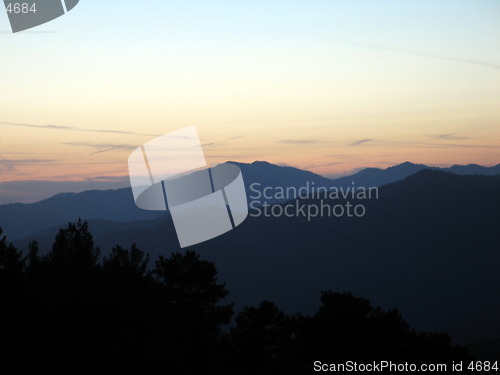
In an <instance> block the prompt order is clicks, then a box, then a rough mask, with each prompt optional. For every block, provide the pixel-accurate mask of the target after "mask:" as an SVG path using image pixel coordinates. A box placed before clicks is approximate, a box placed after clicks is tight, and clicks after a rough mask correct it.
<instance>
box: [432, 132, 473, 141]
mask: <svg viewBox="0 0 500 375" xmlns="http://www.w3.org/2000/svg"><path fill="white" fill-rule="evenodd" d="M456 134H457V133H447V134H429V135H428V137H431V138H437V139H449V140H454V141H459V140H463V139H469V138H468V137H460V136H458V135H456Z"/></svg>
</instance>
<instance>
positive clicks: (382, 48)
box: [328, 38, 500, 70]
mask: <svg viewBox="0 0 500 375" xmlns="http://www.w3.org/2000/svg"><path fill="white" fill-rule="evenodd" d="M328 40H330V41H332V42H334V43H337V44H342V45H346V46H353V47H361V48H369V49H376V50H380V51H389V52H397V53H404V54H407V55H414V56H420V57H426V58H431V59H438V60H445V61H453V62H459V63H463V64H474V65H480V66H484V67H487V68H492V69H496V70H498V69H500V65H497V64H492V63H489V62H487V61H479V60H470V59H465V58H460V57H449V56H442V55H436V54H432V53H425V52H420V51H413V50H407V49H404V48H399V47H387V46H378V45H374V44H365V43H357V42H347V41H342V40H337V39H330V38H329V39H328Z"/></svg>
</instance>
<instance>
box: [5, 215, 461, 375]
mask: <svg viewBox="0 0 500 375" xmlns="http://www.w3.org/2000/svg"><path fill="white" fill-rule="evenodd" d="M0 234H1V231H0ZM148 262H149V257H148V255H146V254H145V253H144V252H143V251H141V250H140V249H138V248H137V247H136V246H135V245H132V246H131V248H130V249H124V248H122V247H119V246H117V247H115V248H114V249H113V250H112V252H111V253H110V254H109V255H108V256H105V257H100V253H99V249H98V248H97V247H96V246H95V245H94V241H93V237H92V235H91V233H90V232H89V228H88V224H87V223H86V222H81V221H78V222H77V223H71V224H69V225H68V226H67V227H66V228H64V229H61V230H59V232H58V234H57V236H56V238H55V241H54V243H53V246H52V250H51V251H50V252H49V253H47V254H45V255H43V256H41V255H39V254H38V248H37V243H36V242H32V243H31V244H30V251H29V254H28V255H26V256H23V254H22V253H21V252H20V251H18V250H17V249H16V248H15V247H14V246H13V245H11V244H8V243H7V241H6V238H5V237H3V238H2V239H1V240H0V305H1V306H2V308H1V309H0V337H1V338H2V341H3V343H4V345H3V346H4V350H3V351H2V354H1V361H2V368H3V369H14V371H11V372H9V373H41V372H43V370H44V369H47V370H49V371H50V372H51V373H71V374H80V373H81V374H98V373H118V374H160V373H161V374H225V373H233V374H308V373H314V370H313V363H314V361H322V362H324V363H334V362H337V363H339V362H343V361H358V362H365V363H366V362H369V361H373V360H387V361H389V360H390V361H394V362H405V361H409V362H412V363H417V364H418V363H438V362H441V363H452V361H460V360H464V361H466V360H469V359H470V357H469V356H468V354H467V353H466V352H465V349H464V348H462V347H458V346H453V345H452V344H451V338H450V337H449V336H448V335H447V334H444V333H426V332H416V331H415V330H413V329H411V328H410V327H409V325H408V324H407V323H406V322H405V321H404V319H403V318H402V317H401V315H400V314H399V313H398V311H397V310H396V309H393V310H389V311H382V310H381V309H380V308H377V307H373V306H372V305H371V304H370V302H369V301H368V300H366V299H364V298H358V297H355V296H353V295H352V294H351V293H348V292H345V293H338V292H333V291H325V292H322V293H321V305H320V307H319V308H318V310H317V311H316V312H315V313H314V314H312V315H311V316H303V315H298V314H297V315H286V314H285V313H283V312H282V311H280V309H279V308H278V307H277V306H276V305H275V304H274V303H273V302H270V301H263V302H262V303H260V304H259V305H258V306H257V307H246V308H244V309H243V310H242V311H240V312H239V313H238V314H237V315H236V316H234V319H233V320H232V317H233V304H232V303H228V302H227V301H228V299H227V298H226V297H227V296H228V294H229V291H228V289H226V285H224V284H221V283H218V281H217V270H216V268H215V265H214V263H212V262H209V261H205V260H202V259H200V258H199V256H198V255H197V254H196V253H194V252H192V251H187V252H185V253H184V254H180V253H173V254H171V255H170V256H169V257H168V258H165V257H162V256H160V257H159V258H158V260H157V261H156V264H155V266H154V267H148ZM228 287H229V288H230V287H231V285H229V286H228ZM318 294H319V291H318ZM229 299H230V298H229ZM231 322H232V323H231ZM230 323H231V324H230ZM228 324H230V327H229V328H228Z"/></svg>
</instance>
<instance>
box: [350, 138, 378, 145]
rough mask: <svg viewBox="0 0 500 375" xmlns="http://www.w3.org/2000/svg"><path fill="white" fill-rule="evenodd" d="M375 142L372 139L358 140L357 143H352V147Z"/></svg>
mask: <svg viewBox="0 0 500 375" xmlns="http://www.w3.org/2000/svg"><path fill="white" fill-rule="evenodd" d="M373 141H374V140H373V139H371V138H364V139H358V140H357V141H354V142H352V143H351V144H350V145H351V146H359V145H362V144H363V143H367V142H373Z"/></svg>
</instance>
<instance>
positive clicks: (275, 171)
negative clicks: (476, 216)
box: [0, 161, 500, 240]
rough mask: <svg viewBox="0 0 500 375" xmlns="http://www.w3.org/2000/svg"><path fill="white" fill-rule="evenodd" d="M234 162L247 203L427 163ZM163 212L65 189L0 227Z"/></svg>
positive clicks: (126, 199) (380, 180)
mask: <svg viewBox="0 0 500 375" xmlns="http://www.w3.org/2000/svg"><path fill="white" fill-rule="evenodd" d="M231 163H234V164H236V165H238V166H239V167H240V169H241V171H242V175H243V178H244V181H245V185H246V190H247V195H248V198H249V203H250V202H251V201H252V200H258V201H259V202H260V203H259V202H256V203H259V204H261V203H264V201H265V203H268V204H273V203H278V202H285V201H287V200H289V199H293V198H296V197H297V194H296V192H299V193H300V191H299V189H300V188H302V189H305V191H306V193H307V191H309V192H310V191H311V189H312V186H314V187H332V186H337V187H343V188H347V187H350V186H353V184H352V183H353V182H354V186H366V187H369V186H374V187H376V186H382V185H385V184H388V183H391V182H395V181H399V180H402V179H403V178H406V177H408V176H410V175H412V174H414V173H416V172H418V171H420V170H422V169H426V168H428V167H426V166H425V165H420V164H412V163H409V162H405V163H403V164H400V165H396V166H393V167H390V168H387V169H377V168H367V169H364V170H362V171H360V172H358V173H356V174H354V175H353V176H349V177H343V178H340V179H336V180H331V179H328V178H326V177H323V176H320V175H318V174H315V173H312V172H309V171H303V170H300V169H297V168H293V167H284V166H278V165H274V164H271V163H268V162H263V161H256V162H253V163H251V164H246V163H237V162H231ZM450 170H453V171H456V172H458V173H460V174H484V175H486V174H498V173H500V164H499V165H497V166H495V167H491V168H486V167H480V166H477V165H469V166H453V167H451V168H450ZM266 188H268V189H269V190H271V191H273V190H276V189H288V191H289V192H290V194H287V195H286V196H281V197H280V196H279V195H278V194H275V195H274V196H272V197H271V198H269V199H267V198H266V199H264V200H263V199H256V197H258V196H259V195H262V193H263V191H264V189H266ZM164 214H165V212H161V211H144V210H141V209H139V208H137V207H136V206H135V204H134V200H133V198H132V193H131V190H130V188H122V189H117V190H91V191H85V192H82V193H64V194H58V195H55V196H53V197H51V198H49V199H45V200H42V201H40V202H36V203H30V204H22V203H14V204H7V205H0V226H1V227H2V228H3V230H4V232H5V233H6V234H7V235H8V237H9V238H10V239H11V240H18V239H21V238H26V237H28V236H30V235H31V236H32V235H34V234H36V233H38V232H40V231H42V230H44V229H47V228H51V227H54V226H60V225H63V224H66V223H67V222H69V221H74V220H76V219H78V218H79V217H80V218H82V219H86V220H93V219H101V220H109V221H117V222H131V221H140V220H150V219H156V218H159V217H161V216H163V215H164Z"/></svg>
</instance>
